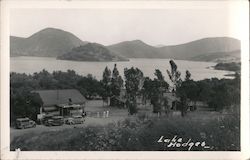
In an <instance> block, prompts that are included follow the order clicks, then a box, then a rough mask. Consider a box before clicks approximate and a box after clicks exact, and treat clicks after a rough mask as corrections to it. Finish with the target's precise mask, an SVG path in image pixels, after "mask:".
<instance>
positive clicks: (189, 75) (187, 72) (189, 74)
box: [185, 70, 191, 81]
mask: <svg viewBox="0 0 250 160" xmlns="http://www.w3.org/2000/svg"><path fill="white" fill-rule="evenodd" d="M189 80H191V73H190V72H189V71H188V70H186V77H185V81H189Z"/></svg>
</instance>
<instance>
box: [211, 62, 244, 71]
mask: <svg viewBox="0 0 250 160" xmlns="http://www.w3.org/2000/svg"><path fill="white" fill-rule="evenodd" d="M214 69H217V70H226V71H235V72H240V70H241V63H240V62H238V63H237V62H230V63H218V64H216V65H215V66H214Z"/></svg>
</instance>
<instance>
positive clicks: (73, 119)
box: [65, 116, 85, 125]
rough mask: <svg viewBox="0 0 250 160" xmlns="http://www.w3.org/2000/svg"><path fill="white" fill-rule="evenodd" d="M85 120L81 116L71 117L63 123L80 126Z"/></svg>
mask: <svg viewBox="0 0 250 160" xmlns="http://www.w3.org/2000/svg"><path fill="white" fill-rule="evenodd" d="M84 121H85V119H84V118H83V117H82V116H72V117H70V118H67V119H66V121H65V123H66V124H69V125H73V124H82V123H84Z"/></svg>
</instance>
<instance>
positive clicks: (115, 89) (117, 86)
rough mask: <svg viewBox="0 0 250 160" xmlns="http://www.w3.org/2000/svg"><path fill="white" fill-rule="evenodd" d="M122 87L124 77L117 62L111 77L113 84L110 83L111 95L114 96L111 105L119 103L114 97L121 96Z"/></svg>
mask: <svg viewBox="0 0 250 160" xmlns="http://www.w3.org/2000/svg"><path fill="white" fill-rule="evenodd" d="M122 87H123V79H122V77H121V76H120V75H119V71H118V69H117V67H116V64H115V65H114V69H113V74H112V78H111V84H110V89H111V96H112V98H111V101H110V105H111V106H115V105H117V104H116V103H115V102H116V101H113V99H116V97H119V96H120V92H121V88H122Z"/></svg>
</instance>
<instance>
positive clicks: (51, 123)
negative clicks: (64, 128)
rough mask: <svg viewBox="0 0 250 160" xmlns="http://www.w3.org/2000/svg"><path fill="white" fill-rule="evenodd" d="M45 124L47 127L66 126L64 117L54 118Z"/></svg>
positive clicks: (47, 120)
mask: <svg viewBox="0 0 250 160" xmlns="http://www.w3.org/2000/svg"><path fill="white" fill-rule="evenodd" d="M44 124H45V125H46V126H61V125H63V124H64V119H63V117H62V116H53V117H51V118H48V119H46V120H45V122H44Z"/></svg>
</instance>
